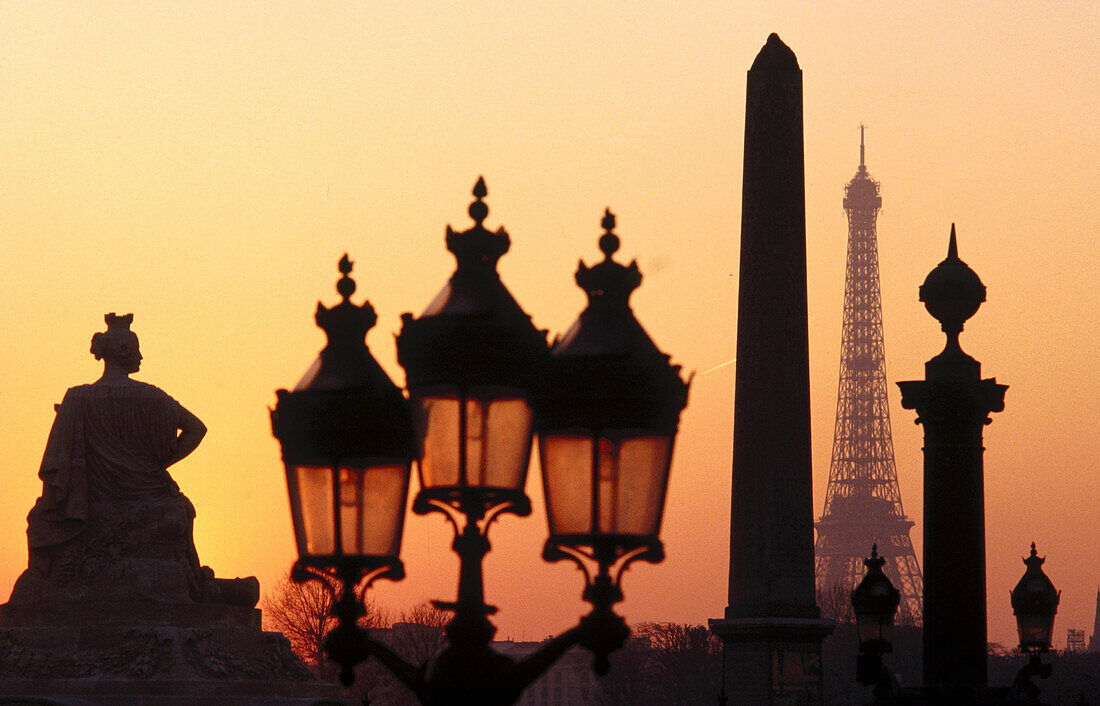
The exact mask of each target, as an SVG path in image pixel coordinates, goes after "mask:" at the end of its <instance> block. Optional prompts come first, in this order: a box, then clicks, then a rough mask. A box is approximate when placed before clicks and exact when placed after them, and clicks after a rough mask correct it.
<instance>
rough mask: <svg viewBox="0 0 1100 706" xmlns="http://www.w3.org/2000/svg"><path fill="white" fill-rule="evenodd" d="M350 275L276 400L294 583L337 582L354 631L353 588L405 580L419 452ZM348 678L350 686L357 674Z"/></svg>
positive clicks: (369, 312)
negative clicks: (289, 385) (299, 369)
mask: <svg viewBox="0 0 1100 706" xmlns="http://www.w3.org/2000/svg"><path fill="white" fill-rule="evenodd" d="M351 270H352V262H351V261H350V260H348V256H347V255H344V257H343V258H342V259H341V260H340V272H341V273H342V277H341V278H340V280H339V282H338V283H337V285H336V289H337V291H338V292H339V293H340V295H341V296H342V297H343V301H341V302H340V303H339V304H337V305H336V306H334V307H332V308H331V309H328V308H325V306H324V305H323V304H321V303H320V302H318V304H317V314H316V321H317V325H318V326H320V327H321V328H322V329H324V331H325V333H326V335H327V336H328V344H327V345H326V346H325V348H324V349H323V350H322V351H321V355H320V356H319V357H318V359H317V360H316V361H315V362H314V363H313V365H312V366H310V368H309V370H308V371H307V372H306V374H305V376H303V377H302V379H301V381H299V383H298V384H297V386H295V388H294V390H293V391H287V390H279V391H278V392H277V393H276V395H277V398H278V403H277V405H276V407H275V409H274V410H272V412H271V426H272V431H273V432H274V434H275V437H276V438H277V439H278V440H279V442H280V444H281V446H282V452H283V463H284V466H285V467H286V479H287V490H288V492H289V495H290V511H291V517H292V519H293V522H294V534H295V537H296V539H297V544H298V561H297V562H296V563H295V566H294V571H293V574H292V575H293V577H294V579H295V580H297V581H304V580H308V579H310V578H323V577H325V576H327V577H328V578H329V579H337V580H338V581H339V583H340V584H341V585H343V586H344V592H343V595H342V597H341V598H340V599H339V601H338V603H337V610H338V611H341V612H342V619H346V620H347V621H348V622H349V623H350V624H354V623H355V619H356V618H357V617H358V616H359V615H360V614H361V613H362V609H361V608H359V607H358V601H357V598H356V596H355V594H354V588H355V586H356V585H357V584H358V583H359V582H360V581H361V580H362V579H363V577H364V576H366V577H368V578H367V584H369V583H370V582H371V581H373V580H375V579H376V578H380V577H386V578H390V579H394V580H399V579H401V578H402V577H404V575H405V569H404V566H403V565H402V563H401V559H400V558H399V553H400V550H401V533H402V528H403V526H404V518H405V503H406V500H407V498H408V489H409V473H410V466H411V464H412V459H413V458H414V442H413V434H412V419H411V417H410V415H409V408H408V403H407V401H406V400H405V397H404V395H403V394H402V393H401V390H400V388H398V387H397V386H396V385H394V384H393V382H392V381H391V380H390V379H389V377H388V376H387V375H386V373H385V372H384V371H383V370H382V368H381V366H379V365H378V362H377V361H375V359H374V357H373V356H371V354H370V351H369V350H368V349H367V346H366V343H365V340H364V339H365V337H366V334H367V331H369V330H370V329H371V328H372V327H373V326H374V324H375V322H376V321H377V316H376V315H375V312H374V309H373V308H372V307H371V305H370V303H368V302H364V303H363V304H362V305H361V306H357V305H355V304H352V303H351V300H350V297H351V295H352V293H354V292H355V282H354V281H353V280H352V279H351V278H350V277H349V276H348V275H349V274H350V273H351ZM325 585H326V586H328V587H329V589H330V590H331V589H332V586H333V582H332V581H331V580H326V581H325ZM344 678H345V679H346V680H347V682H346V683H350V679H351V672H350V670H346V671H345V674H344Z"/></svg>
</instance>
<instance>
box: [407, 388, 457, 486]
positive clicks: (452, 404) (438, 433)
mask: <svg viewBox="0 0 1100 706" xmlns="http://www.w3.org/2000/svg"><path fill="white" fill-rule="evenodd" d="M413 412H414V418H415V422H416V431H417V436H418V437H419V438H420V464H419V465H420V485H421V486H422V487H424V488H434V487H436V486H448V487H450V486H457V485H458V423H459V419H458V393H457V391H456V392H454V394H450V395H448V394H445V393H440V394H432V395H426V396H423V397H420V396H414V397H413Z"/></svg>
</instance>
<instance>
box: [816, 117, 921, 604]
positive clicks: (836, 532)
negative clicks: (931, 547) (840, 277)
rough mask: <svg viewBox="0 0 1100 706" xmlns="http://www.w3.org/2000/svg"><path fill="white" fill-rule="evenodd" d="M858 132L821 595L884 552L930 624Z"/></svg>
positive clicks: (819, 558)
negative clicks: (894, 424)
mask: <svg viewBox="0 0 1100 706" xmlns="http://www.w3.org/2000/svg"><path fill="white" fill-rule="evenodd" d="M863 134H864V127H863V125H860V126H859V170H858V171H857V172H856V175H855V177H854V178H853V179H852V180H851V181H850V182H848V186H847V187H846V188H845V192H844V210H845V211H846V212H847V214H848V264H847V272H846V275H845V282H844V329H843V336H842V344H841V356H840V385H839V387H838V390H837V401H836V427H835V432H834V435H833V458H832V463H831V464H830V465H829V485H828V489H827V490H826V492H825V509H824V512H823V513H822V515H821V520H820V521H819V522H817V523H816V524H815V527H816V529H817V541H816V543H815V547H814V549H815V552H814V553H815V565H816V566H815V569H816V572H815V573H816V579H817V583H818V586H819V587H821V588H823V589H826V590H828V589H830V588H832V587H833V586H836V585H840V586H842V587H843V588H844V590H851V589H853V588H855V586H856V585H857V584H858V583H859V581H860V580H861V579H862V578H863V559H864V557H865V556H867V553H868V552H869V551H870V550H871V545H872V544H873V543H877V544H878V547H879V553H880V554H881V555H882V556H883V557H884V558H885V559H886V566H885V567H884V569H885V571H886V574H887V575H888V576H890V578H891V579H892V580H893V582H894V584H895V585H896V586H897V587H898V589H899V590H900V591H901V600H902V611H903V614H905V615H906V617H907V618H908V619H910V620H912V621H913V622H920V621H921V618H922V613H923V611H922V605H921V600H922V596H923V594H924V582H923V579H922V577H921V572H920V567H919V566H918V565H917V557H916V554H915V553H914V552H913V543H912V542H911V541H910V539H909V530H910V529H911V528H912V527H913V522H912V521H910V520H909V518H908V517H906V516H905V512H904V511H903V510H902V506H901V492H900V490H899V489H898V473H897V468H896V467H895V466H894V443H893V437H892V436H891V432H890V410H889V406H888V404H887V398H886V356H885V352H884V346H883V336H882V300H881V296H880V292H879V273H878V236H877V234H876V225H875V222H876V220H877V218H878V211H879V208H881V206H882V198H881V197H880V196H879V185H878V182H876V181H874V180H872V179H871V177H870V175H869V174H868V173H867V167H866V163H865V159H864V158H865V152H864V142H863Z"/></svg>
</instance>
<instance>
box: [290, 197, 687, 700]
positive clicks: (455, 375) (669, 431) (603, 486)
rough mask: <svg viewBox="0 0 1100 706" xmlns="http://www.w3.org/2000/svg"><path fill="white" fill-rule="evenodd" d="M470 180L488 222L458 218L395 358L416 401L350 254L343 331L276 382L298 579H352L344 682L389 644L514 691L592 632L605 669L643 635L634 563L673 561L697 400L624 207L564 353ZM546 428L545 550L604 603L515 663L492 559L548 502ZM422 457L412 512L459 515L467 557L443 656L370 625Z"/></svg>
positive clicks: (402, 674)
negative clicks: (667, 530)
mask: <svg viewBox="0 0 1100 706" xmlns="http://www.w3.org/2000/svg"><path fill="white" fill-rule="evenodd" d="M473 193H474V196H475V197H476V200H475V201H474V202H473V203H472V204H471V205H470V208H469V213H470V216H471V217H472V218H473V219H474V226H473V227H471V228H470V229H468V230H466V231H464V232H456V231H453V230H451V229H450V227H448V228H447V247H448V249H449V250H450V251H451V252H452V253H453V254H454V256H455V259H456V261H457V267H456V269H455V272H454V274H453V275H452V276H451V279H450V280H449V281H448V283H447V285H446V286H445V287H444V288H443V290H442V291H441V292H440V293H439V294H438V295H437V296H436V298H435V299H434V300H433V301H432V303H431V304H429V306H428V308H427V309H426V310H425V311H424V313H423V314H421V316H420V317H419V318H414V317H413V316H412V315H411V314H405V315H403V317H402V322H403V323H402V330H401V333H400V334H399V336H398V338H397V357H398V362H399V363H400V364H401V365H402V366H403V367H404V368H405V372H406V378H407V386H408V393H409V399H408V400H407V401H406V399H405V398H404V396H403V395H402V394H401V392H400V390H398V388H396V386H394V385H393V383H392V382H390V380H389V378H387V377H386V375H385V373H383V372H382V370H381V368H379V367H378V364H377V362H375V361H374V359H373V358H372V357H371V356H370V353H369V352H368V351H367V348H366V345H365V343H364V340H363V339H364V336H365V334H366V332H367V330H368V329H369V328H370V327H371V326H372V325H373V324H374V318H375V317H374V312H373V310H371V309H370V305H369V304H364V305H362V306H361V307H356V306H355V305H353V304H351V302H350V301H349V297H350V295H351V293H352V292H353V291H354V283H352V282H351V280H350V279H349V278H348V277H347V274H348V273H349V272H350V270H351V264H350V263H349V262H347V258H346V256H345V259H344V260H342V261H341V272H343V273H344V278H343V279H341V280H340V283H339V285H338V290H339V291H340V293H341V295H343V297H344V301H343V302H342V303H341V304H339V305H337V306H336V307H333V308H332V309H325V308H324V307H323V306H321V305H318V314H317V321H318V324H319V325H320V326H321V327H322V328H324V329H325V331H326V333H327V334H328V336H329V344H328V346H327V347H326V348H325V350H324V351H322V353H321V358H320V360H319V361H318V362H317V363H315V364H314V366H313V367H312V368H311V369H310V371H309V372H307V373H306V376H305V378H303V380H302V382H300V383H299V384H298V386H297V387H296V388H295V390H294V391H293V392H287V391H285V390H280V391H279V392H278V393H277V394H278V405H277V407H276V409H275V410H274V411H273V412H272V427H273V430H274V433H275V436H276V437H277V438H278V439H279V441H280V442H281V444H282V448H283V459H284V463H285V465H286V472H287V482H288V487H289V490H290V499H291V512H292V515H293V519H294V528H295V533H296V536H297V539H298V550H299V559H298V562H297V564H296V565H295V567H296V571H295V573H294V576H295V578H296V579H297V580H308V579H309V578H325V579H326V581H325V584H326V585H329V586H331V585H332V584H333V583H334V582H333V581H332V579H336V582H338V583H339V584H340V585H341V586H342V591H341V595H340V598H339V600H338V601H337V603H336V608H335V609H334V611H333V612H334V614H335V615H336V617H337V618H338V621H339V622H338V626H337V627H336V628H335V629H334V630H333V632H332V633H331V635H330V637H329V639H328V640H327V642H326V650H327V651H328V653H329V656H330V657H332V659H333V660H334V661H336V662H337V663H339V664H340V665H341V666H342V667H343V672H342V674H341V677H342V679H343V680H344V682H345V683H346V684H347V683H350V682H351V680H352V679H353V678H354V674H353V671H352V670H353V668H354V666H355V664H357V663H359V662H361V661H363V660H365V659H367V657H368V656H371V655H373V656H376V657H378V659H379V660H381V661H382V662H383V664H385V665H386V666H387V667H388V668H389V669H390V670H391V671H392V672H393V673H394V674H395V676H397V677H398V678H399V679H400V680H401V681H402V682H404V683H405V684H406V685H407V686H409V688H410V689H412V690H413V691H414V692H415V693H416V694H417V696H418V697H419V698H420V699H421V701H422V702H423V703H426V704H441V703H448V704H467V703H468V704H511V703H515V702H516V701H517V700H518V699H519V698H520V696H521V695H522V693H523V689H524V688H525V687H526V686H528V685H529V684H530V683H531V682H533V681H534V680H535V679H537V678H538V676H539V675H540V674H542V673H543V672H544V671H545V670H546V669H547V668H548V667H549V666H550V665H551V664H552V663H553V661H554V660H555V659H557V658H558V657H559V656H560V655H561V654H562V653H563V652H564V651H565V650H567V649H568V648H569V647H571V646H573V645H575V644H578V643H580V644H583V645H584V646H585V647H587V648H589V649H590V650H592V651H593V652H594V653H595V655H596V663H595V669H596V671H597V673H600V674H603V673H606V671H607V669H608V662H607V656H608V655H609V654H610V653H611V652H612V651H614V650H615V649H617V648H618V647H620V646H621V645H622V643H623V641H624V640H625V638H626V637H627V635H628V634H629V630H628V629H627V628H626V625H625V623H624V622H623V620H622V618H620V617H619V616H617V615H615V614H614V612H612V610H611V606H612V604H614V603H615V602H617V601H620V600H622V592H621V589H620V579H621V576H622V572H623V571H624V570H625V568H626V566H627V565H628V564H629V563H631V562H632V561H634V560H636V559H645V560H648V561H652V562H657V561H660V560H661V559H662V558H663V551H662V547H661V542H660V540H659V539H658V536H657V535H658V530H659V527H660V519H661V513H662V509H663V506H664V496H665V488H666V486H667V480H668V469H669V465H670V462H671V457H672V445H673V440H674V438H675V435H676V429H677V425H678V421H679V415H680V412H681V410H682V409H683V408H684V406H685V404H686V402H687V390H688V385H687V384H686V383H685V382H683V381H682V380H681V379H680V376H679V368H678V367H677V366H672V365H670V364H669V358H668V356H666V355H664V354H662V353H660V351H659V350H658V349H657V348H656V346H655V345H654V344H653V342H652V341H651V340H650V339H649V337H648V336H647V335H646V333H645V331H644V330H643V329H642V327H641V325H640V324H639V323H638V322H637V320H636V319H635V318H634V315H633V313H632V312H631V310H630V307H629V304H628V298H629V295H630V292H631V291H632V290H633V289H634V288H636V287H637V286H638V284H639V283H640V282H641V274H640V273H639V272H638V268H637V264H636V263H631V265H630V266H629V267H625V266H623V265H620V264H618V263H616V262H614V261H613V260H612V259H611V256H612V254H613V253H614V252H615V251H616V250H617V249H618V237H617V236H615V235H614V233H612V229H613V228H614V217H613V216H612V215H611V214H610V212H608V213H607V214H605V216H604V221H603V225H604V229H605V231H606V232H605V233H604V235H603V237H602V238H601V239H600V246H601V249H602V250H603V252H604V254H605V259H604V260H603V261H602V262H600V263H598V264H597V265H595V266H593V267H592V268H588V267H586V266H585V265H584V264H583V263H581V265H580V269H579V271H578V273H577V282H578V284H580V286H581V287H582V288H584V289H585V291H586V292H587V293H588V297H589V304H588V307H587V308H586V309H585V310H584V312H583V313H582V314H581V316H580V318H579V319H578V320H577V322H576V323H574V324H573V326H572V327H571V328H570V329H569V331H568V332H567V333H566V334H565V335H564V336H563V337H562V338H561V339H560V340H559V341H557V342H556V343H555V345H554V346H553V349H552V350H548V349H547V345H546V340H545V335H546V334H545V332H540V331H538V330H537V329H535V327H534V326H533V325H532V324H531V321H530V317H528V316H527V314H525V313H524V312H523V310H522V309H521V308H520V306H519V305H518V304H517V303H516V301H515V299H513V298H512V296H511V294H510V293H509V292H508V290H507V289H506V288H505V286H504V284H503V283H502V282H501V281H500V276H499V275H498V273H497V271H496V262H497V260H498V259H499V258H500V257H501V256H502V255H503V254H504V253H505V252H507V250H508V247H509V245H510V240H509V237H508V234H507V233H506V232H505V231H504V229H503V228H501V229H499V230H497V231H496V232H492V231H489V230H488V229H486V228H485V227H484V225H483V223H484V220H485V218H486V216H487V215H488V211H489V209H488V206H486V204H485V203H484V201H483V200H482V199H483V198H484V197H485V196H486V194H487V191H486V188H485V183H484V181H483V180H480V179H479V180H478V183H477V185H476V186H475V187H474V192H473ZM336 312H342V313H336ZM367 312H369V314H368V313H367ZM368 321H369V323H368ZM536 429H537V430H538V432H539V445H540V458H541V459H542V466H543V478H544V483H545V491H546V493H545V496H546V503H547V515H548V518H549V522H550V538H549V540H548V541H547V545H546V550H545V552H544V554H543V556H544V557H545V558H546V559H547V560H549V561H555V560H558V559H561V558H566V557H568V558H571V559H573V560H575V561H577V563H578V564H580V565H581V567H582V569H583V570H584V573H585V576H586V587H585V591H584V594H583V597H584V599H585V600H586V601H588V602H590V603H591V604H592V605H593V610H592V612H591V613H590V614H589V615H587V616H585V617H584V618H583V619H582V620H581V622H580V624H579V625H577V626H576V627H574V628H572V629H571V630H568V631H566V632H565V633H563V634H561V635H560V636H558V637H557V638H554V639H553V640H551V641H549V642H548V643H546V644H545V645H544V646H543V647H542V648H540V650H539V651H537V652H536V653H534V654H533V655H531V656H529V657H528V658H526V659H524V660H522V661H519V662H514V661H513V660H511V659H509V658H507V657H505V656H503V655H500V654H498V653H496V652H494V651H493V650H492V649H491V647H490V644H491V641H492V637H493V634H494V632H495V630H496V628H495V627H494V626H493V625H492V623H491V622H490V621H489V618H488V616H489V615H491V614H492V613H494V612H495V611H496V608H495V607H493V606H489V605H486V603H485V599H484V587H483V581H482V568H481V566H482V560H483V558H484V556H485V554H486V553H488V551H489V541H488V536H487V535H488V529H489V526H490V525H491V524H492V522H493V520H494V519H496V518H497V517H499V516H500V515H501V514H503V513H506V512H508V513H512V514H516V515H520V516H524V515H528V514H530V512H531V504H530V500H529V499H528V498H527V495H526V494H525V492H524V486H525V482H526V476H527V467H528V464H529V461H530V453H531V443H532V438H533V433H534V431H535V430H536ZM413 458H415V459H416V460H417V462H418V464H417V465H418V469H419V480H420V492H419V493H418V494H417V496H416V499H415V501H414V502H413V511H414V512H415V513H417V514H426V513H429V512H440V513H443V514H444V516H445V517H446V518H447V519H448V520H449V521H450V522H451V524H452V526H453V528H454V531H455V539H454V544H453V549H454V551H455V553H456V554H458V556H459V559H460V562H461V568H460V573H459V585H458V598H457V600H456V601H454V602H439V601H436V602H435V605H436V606H437V607H438V608H440V609H443V610H448V611H452V612H453V613H454V617H453V619H452V620H451V621H450V622H449V623H448V625H447V627H446V635H447V638H448V646H447V648H446V649H445V650H444V651H443V653H441V654H440V655H439V657H438V658H437V659H436V660H435V662H434V663H433V664H431V665H427V664H425V665H411V664H409V663H407V662H406V661H405V660H404V659H402V658H401V657H400V656H398V655H396V654H395V653H393V652H392V651H391V650H389V649H388V648H387V647H385V646H384V645H382V644H380V643H378V642H376V641H374V640H372V639H371V638H370V637H369V636H368V635H367V633H366V631H364V630H362V629H360V628H359V627H358V626H357V625H356V624H355V623H356V618H357V617H358V616H359V615H361V614H362V608H361V606H360V605H359V603H360V601H361V599H362V592H363V591H365V590H366V588H367V587H368V586H369V585H370V583H371V582H372V581H374V580H375V579H377V578H380V577H386V578H391V579H394V580H399V579H400V578H402V577H403V575H404V570H403V567H402V564H401V561H400V559H399V558H398V554H399V549H400V539H401V529H402V522H403V519H404V504H405V502H406V498H407V495H406V493H407V488H408V478H409V473H410V471H409V469H410V462H411V460H412V459H413ZM590 564H594V565H595V571H594V572H593V571H590V570H589V569H588V565H590ZM360 583H362V587H361V588H359V587H358V586H359V584H360Z"/></svg>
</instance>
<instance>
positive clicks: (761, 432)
mask: <svg viewBox="0 0 1100 706" xmlns="http://www.w3.org/2000/svg"><path fill="white" fill-rule="evenodd" d="M739 287H740V291H739V301H738V315H737V386H736V392H735V400H734V422H733V499H732V515H731V522H730V582H729V606H728V607H727V608H726V612H725V617H724V618H723V619H721V620H712V621H711V630H712V631H713V632H714V633H715V634H716V635H718V636H719V637H720V638H721V639H722V641H723V645H724V649H725V679H726V694H727V695H728V696H729V697H730V698H731V700H732V702H733V703H738V704H772V703H779V702H782V703H801V704H819V703H821V641H822V640H823V639H824V637H825V636H826V635H827V634H828V633H829V632H830V631H831V629H832V623H831V622H829V621H823V620H821V619H820V612H819V611H818V608H817V605H816V604H815V600H814V537H813V487H812V471H811V462H810V375H809V347H808V335H807V315H806V196H805V178H804V165H803V142H802V71H801V69H800V68H799V67H798V60H797V59H796V58H795V55H794V52H792V51H791V50H790V48H788V47H787V45H785V44H784V43H783V42H782V41H781V40H780V39H779V37H778V36H777V35H775V34H772V35H771V36H770V37H768V41H767V43H766V44H765V45H764V48H763V49H761V50H760V53H759V54H758V55H757V57H756V60H755V61H754V62H753V65H752V68H750V69H749V73H748V90H747V98H746V108H745V167H744V176H743V196H742V210H741V264H740V282H739ZM791 699H794V700H793V701H791Z"/></svg>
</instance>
